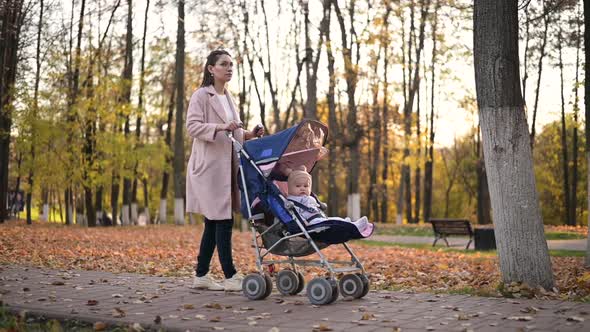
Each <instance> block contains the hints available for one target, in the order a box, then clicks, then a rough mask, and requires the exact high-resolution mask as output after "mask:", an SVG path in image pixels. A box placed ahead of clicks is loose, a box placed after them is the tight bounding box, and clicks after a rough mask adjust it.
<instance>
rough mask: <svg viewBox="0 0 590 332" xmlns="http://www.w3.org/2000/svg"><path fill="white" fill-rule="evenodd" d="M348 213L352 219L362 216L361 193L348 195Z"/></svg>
mask: <svg viewBox="0 0 590 332" xmlns="http://www.w3.org/2000/svg"><path fill="white" fill-rule="evenodd" d="M347 215H348V217H349V218H350V219H352V220H358V219H359V218H360V217H361V195H360V194H359V193H353V194H349V195H348V205H347Z"/></svg>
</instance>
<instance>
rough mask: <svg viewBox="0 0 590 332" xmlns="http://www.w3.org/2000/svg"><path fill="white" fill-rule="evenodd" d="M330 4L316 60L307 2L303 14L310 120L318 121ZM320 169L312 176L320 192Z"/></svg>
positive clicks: (325, 4)
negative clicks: (318, 91) (318, 96)
mask: <svg viewBox="0 0 590 332" xmlns="http://www.w3.org/2000/svg"><path fill="white" fill-rule="evenodd" d="M330 2H331V0H323V1H322V4H323V10H324V16H323V17H322V21H321V22H320V36H319V39H318V43H317V46H316V50H317V51H316V56H315V59H314V57H313V49H312V47H311V39H310V36H309V4H308V3H307V2H304V3H303V13H304V17H305V18H304V22H305V58H306V61H305V72H306V77H307V82H306V83H307V84H306V89H307V100H306V102H305V113H304V114H305V117H306V118H308V119H313V120H317V118H318V117H317V107H318V106H317V104H318V98H317V81H318V66H319V63H320V61H319V60H320V55H321V54H322V52H321V49H322V41H323V36H324V34H326V33H327V32H328V30H329V28H330V24H329V20H328V16H329V11H330V8H331V7H330ZM298 81H299V80H298ZM318 171H319V169H316V171H315V172H313V174H312V177H313V179H312V191H314V192H317V191H318V185H319V178H320V177H319V172H318Z"/></svg>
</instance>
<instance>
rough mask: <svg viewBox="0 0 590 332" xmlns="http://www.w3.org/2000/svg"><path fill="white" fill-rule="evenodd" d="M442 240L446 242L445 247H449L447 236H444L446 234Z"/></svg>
mask: <svg viewBox="0 0 590 332" xmlns="http://www.w3.org/2000/svg"><path fill="white" fill-rule="evenodd" d="M443 240H445V243H446V244H447V247H450V245H449V241H447V237H446V236H445V237H443Z"/></svg>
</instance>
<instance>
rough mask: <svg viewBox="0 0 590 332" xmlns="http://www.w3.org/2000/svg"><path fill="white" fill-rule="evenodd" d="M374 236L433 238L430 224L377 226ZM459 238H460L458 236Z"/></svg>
mask: <svg viewBox="0 0 590 332" xmlns="http://www.w3.org/2000/svg"><path fill="white" fill-rule="evenodd" d="M375 235H394V236H424V237H433V236H434V233H433V232H432V226H430V224H418V225H407V224H406V225H391V224H389V225H388V224H378V225H377V228H376V231H375ZM459 237H460V236H459ZM545 238H546V239H547V240H580V239H585V238H586V236H584V235H583V234H580V233H574V232H557V231H545Z"/></svg>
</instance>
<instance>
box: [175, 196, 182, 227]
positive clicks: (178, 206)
mask: <svg viewBox="0 0 590 332" xmlns="http://www.w3.org/2000/svg"><path fill="white" fill-rule="evenodd" d="M174 223H175V224H176V225H184V199H182V198H175V199H174Z"/></svg>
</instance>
